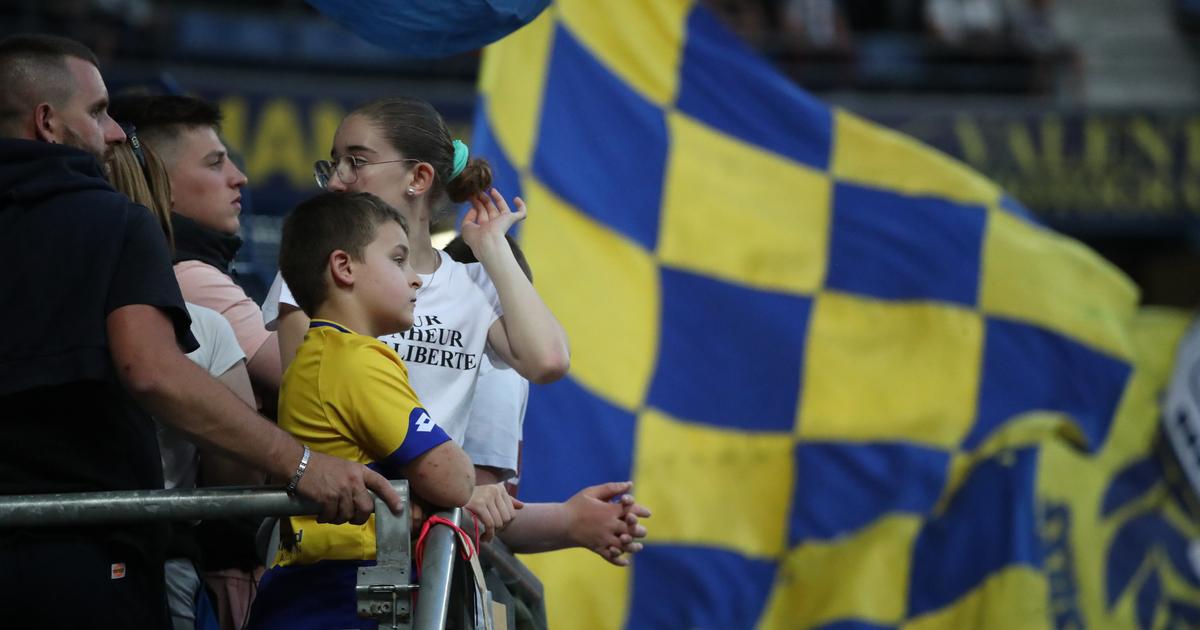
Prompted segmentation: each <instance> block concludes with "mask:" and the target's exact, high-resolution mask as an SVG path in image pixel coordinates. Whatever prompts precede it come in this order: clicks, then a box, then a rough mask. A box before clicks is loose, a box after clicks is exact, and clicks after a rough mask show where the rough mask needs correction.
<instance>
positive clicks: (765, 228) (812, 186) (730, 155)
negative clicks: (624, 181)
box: [658, 112, 832, 293]
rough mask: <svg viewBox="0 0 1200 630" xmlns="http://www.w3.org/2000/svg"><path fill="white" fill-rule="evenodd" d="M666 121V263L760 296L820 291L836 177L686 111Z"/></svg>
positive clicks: (662, 250) (662, 238)
mask: <svg viewBox="0 0 1200 630" xmlns="http://www.w3.org/2000/svg"><path fill="white" fill-rule="evenodd" d="M667 120H668V126H669V133H670V139H671V155H670V159H669V160H668V164H667V175H666V183H665V186H664V191H663V209H662V220H661V229H660V231H659V246H658V255H659V258H660V259H661V260H662V261H663V262H665V263H668V264H670V265H672V266H674V267H678V268H680V269H686V270H689V271H694V272H697V273H700V274H704V275H709V276H713V277H716V278H721V279H724V280H729V281H732V282H738V283H741V284H745V285H749V286H752V287H758V288H763V289H769V290H775V291H788V292H796V293H812V292H814V291H815V290H816V289H817V288H818V287H819V286H820V285H821V283H822V281H823V280H824V277H825V264H826V252H827V249H828V243H829V220H830V219H829V217H830V199H831V195H832V185H831V183H830V180H829V177H828V176H827V175H826V174H825V173H823V172H820V171H815V170H812V169H810V168H808V167H805V166H802V165H801V164H799V163H797V162H793V161H790V160H787V159H785V158H783V157H781V156H779V155H775V154H772V153H768V152H766V151H764V150H762V149H759V148H756V147H754V146H752V145H749V144H746V143H745V142H742V141H740V140H737V139H735V138H732V137H730V136H727V135H725V134H722V133H720V132H718V131H716V130H714V129H712V128H710V127H708V126H707V125H704V124H703V123H700V122H698V121H696V120H695V119H692V118H690V117H688V116H685V115H683V114H680V113H678V112H672V113H671V114H670V115H669V116H668V119H667ZM766 182H769V183H770V184H769V185H764V183H766Z"/></svg>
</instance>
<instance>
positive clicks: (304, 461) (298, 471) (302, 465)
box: [284, 444, 312, 496]
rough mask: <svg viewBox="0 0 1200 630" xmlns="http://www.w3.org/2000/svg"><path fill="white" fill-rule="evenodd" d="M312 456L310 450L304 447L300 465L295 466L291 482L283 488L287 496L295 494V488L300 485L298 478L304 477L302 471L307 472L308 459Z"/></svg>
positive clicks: (306, 446)
mask: <svg viewBox="0 0 1200 630" xmlns="http://www.w3.org/2000/svg"><path fill="white" fill-rule="evenodd" d="M311 456H312V449H310V448H308V445H307V444H305V445H304V454H303V455H301V456H300V465H299V466H296V472H295V473H294V474H293V475H292V480H291V481H289V482H288V485H287V487H286V488H284V489H285V490H286V491H287V493H288V494H289V495H292V496H294V495H295V494H296V488H297V486H299V485H300V478H301V477H303V476H304V471H306V470H308V459H309V457H311Z"/></svg>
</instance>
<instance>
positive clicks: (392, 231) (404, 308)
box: [354, 221, 421, 337]
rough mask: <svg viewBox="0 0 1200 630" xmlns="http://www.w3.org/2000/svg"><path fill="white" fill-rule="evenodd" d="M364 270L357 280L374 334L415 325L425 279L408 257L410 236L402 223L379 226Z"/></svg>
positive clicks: (364, 258) (355, 288)
mask: <svg viewBox="0 0 1200 630" xmlns="http://www.w3.org/2000/svg"><path fill="white" fill-rule="evenodd" d="M360 264H361V266H360V270H361V272H360V273H358V274H355V275H356V276H358V277H357V278H356V280H355V283H354V290H355V292H356V293H358V295H359V299H360V300H361V304H363V307H364V309H365V310H366V315H367V317H368V319H369V320H370V322H371V325H372V327H373V328H374V330H372V331H371V332H370V334H371V335H372V336H375V337H378V336H380V335H387V334H392V333H398V332H401V331H405V330H408V329H409V328H412V325H413V308H414V307H415V306H416V304H417V289H418V288H419V287H420V286H421V279H420V278H419V277H418V276H417V272H416V271H413V268H412V265H411V264H410V263H409V260H408V237H407V236H406V235H405V234H404V230H403V229H401V227H400V224H399V223H396V222H394V221H385V222H383V223H381V224H380V225H379V227H378V228H376V229H375V240H373V241H371V244H370V245H367V247H366V249H365V250H364V251H363V260H362V263H360Z"/></svg>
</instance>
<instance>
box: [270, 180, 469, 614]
mask: <svg viewBox="0 0 1200 630" xmlns="http://www.w3.org/2000/svg"><path fill="white" fill-rule="evenodd" d="M407 231H408V228H407V225H406V223H405V220H404V217H402V216H401V215H400V213H399V212H398V211H397V210H395V209H394V208H392V207H391V206H389V205H387V204H386V203H384V202H383V201H381V200H380V199H379V198H378V197H375V196H374V195H371V194H369V193H355V194H335V193H324V194H321V195H319V196H317V197H314V198H313V199H310V200H308V201H306V202H304V203H302V204H300V205H299V206H298V207H297V208H296V209H295V210H294V211H292V214H291V215H290V216H289V217H288V219H287V221H286V222H285V223H284V227H283V239H282V243H281V245H280V254H279V267H280V271H281V272H282V273H283V277H284V279H285V280H286V281H287V283H288V286H289V287H291V289H292V293H293V295H294V296H295V297H296V299H297V300H298V301H299V302H300V305H301V307H302V308H303V309H304V310H305V312H308V313H312V314H313V319H312V322H311V323H310V324H309V331H308V334H307V335H305V338H304V343H303V344H301V346H300V349H299V350H298V351H297V353H296V358H295V359H294V360H293V361H292V363H291V365H290V366H289V368H288V371H287V374H285V375H284V380H283V386H282V388H281V390H280V395H279V424H280V426H281V427H283V428H284V429H287V430H288V431H290V432H291V433H292V434H293V435H295V436H296V437H297V438H299V439H300V440H301V441H302V442H304V443H306V444H308V445H310V446H311V447H312V448H313V449H314V450H319V451H321V452H324V453H327V454H330V455H335V454H336V455H339V456H341V457H345V458H347V459H350V460H351V461H357V462H361V463H363V464H367V465H368V466H370V467H372V468H375V469H376V470H379V471H380V472H382V473H383V474H384V475H385V476H387V477H390V478H393V479H399V478H406V479H408V481H409V488H410V489H411V491H412V493H413V495H414V496H416V497H420V498H421V499H423V500H425V501H427V502H429V503H432V504H434V505H437V506H443V507H452V506H462V505H465V504H466V503H467V501H468V500H470V498H471V492H472V490H473V489H474V485H475V482H474V479H475V469H474V467H473V465H472V464H471V460H470V459H468V458H467V455H466V454H465V453H464V452H463V451H462V449H461V448H459V447H458V446H457V445H456V444H455V443H454V442H453V441H451V440H450V437H449V436H448V435H446V433H445V432H444V431H443V430H442V429H441V428H440V427H438V426H437V424H436V423H434V421H433V419H431V418H430V417H429V414H428V413H427V412H426V411H425V410H424V409H423V408H422V407H421V402H420V401H419V400H417V396H416V394H415V393H414V392H413V390H412V387H411V386H410V385H409V382H408V369H407V368H406V367H405V366H404V363H403V362H402V361H401V360H400V357H399V356H398V355H397V354H396V352H395V351H394V350H392V349H391V348H390V347H389V346H387V345H386V344H384V343H383V342H381V341H379V340H378V339H376V337H379V336H381V335H388V334H393V333H399V332H403V331H405V330H407V329H408V328H410V327H411V326H412V324H413V306H414V304H415V303H416V291H417V289H418V288H419V287H420V286H421V280H420V278H418V276H417V274H416V272H415V271H413V268H412V266H411V265H410V264H409V259H408V256H409V251H408V238H407ZM280 525H281V526H280V532H281V533H280V551H279V553H278V554H277V555H276V557H275V566H274V567H273V568H272V569H271V570H269V571H268V572H267V574H266V575H265V576H264V577H263V581H262V584H261V585H260V587H259V594H258V598H257V599H256V600H255V604H254V610H253V612H252V615H251V626H252V627H256V628H263V627H269V628H274V627H279V628H300V627H306V628H358V627H367V625H370V626H371V627H374V625H373V622H372V623H370V624H368V622H367V621H366V620H363V619H360V618H358V616H357V614H356V612H355V590H354V589H355V580H356V574H357V569H358V567H359V566H361V565H362V564H363V562H364V561H370V560H372V559H373V558H374V556H375V526H374V523H373V521H369V522H368V523H367V524H365V525H361V526H355V525H347V526H339V525H326V524H320V523H317V522H316V521H314V520H313V519H311V518H291V519H286V520H284V521H282V522H281V524H280Z"/></svg>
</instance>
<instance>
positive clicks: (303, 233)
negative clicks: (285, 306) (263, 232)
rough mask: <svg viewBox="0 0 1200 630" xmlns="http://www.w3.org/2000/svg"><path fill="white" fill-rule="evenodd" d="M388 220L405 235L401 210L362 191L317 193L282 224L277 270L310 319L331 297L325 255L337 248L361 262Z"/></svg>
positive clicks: (326, 256)
mask: <svg viewBox="0 0 1200 630" xmlns="http://www.w3.org/2000/svg"><path fill="white" fill-rule="evenodd" d="M388 221H394V222H396V223H398V224H400V227H401V229H403V230H404V233H405V234H408V222H407V221H405V219H404V216H403V215H401V214H400V211H399V210H396V209H395V208H393V207H392V206H390V205H388V204H387V202H385V201H383V200H382V199H380V198H379V197H376V196H375V195H372V194H371V193H365V192H360V193H332V192H326V193H321V194H319V195H317V196H316V197H313V198H312V199H309V200H308V201H305V202H303V203H301V204H300V205H298V206H296V209H295V210H292V213H291V214H290V215H288V218H287V220H286V221H284V223H283V237H282V239H281V241H280V244H279V271H280V273H282V274H283V279H284V281H286V282H287V285H288V288H289V289H291V291H292V296H293V297H295V298H296V304H299V305H300V308H301V309H303V310H304V312H305V313H307V314H308V315H309V317H312V316H313V314H314V313H315V312H316V310H317V309H318V308H320V306H321V305H322V304H324V303H325V300H326V299H328V297H329V285H328V283H327V278H328V276H329V273H328V267H329V256H330V255H331V254H333V252H335V251H337V250H339V249H340V250H342V251H344V252H346V253H347V254H349V255H350V257H351V258H353V259H354V260H362V259H363V252H364V250H365V249H366V247H367V245H369V244H370V243H371V241H373V240H375V233H376V231H377V230H378V228H379V226H380V225H382V224H383V223H386V222H388Z"/></svg>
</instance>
